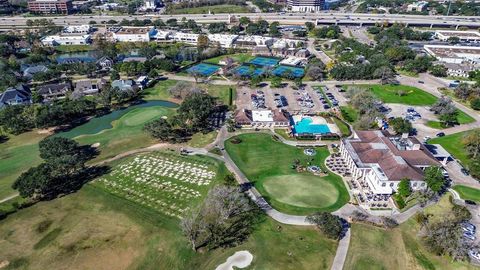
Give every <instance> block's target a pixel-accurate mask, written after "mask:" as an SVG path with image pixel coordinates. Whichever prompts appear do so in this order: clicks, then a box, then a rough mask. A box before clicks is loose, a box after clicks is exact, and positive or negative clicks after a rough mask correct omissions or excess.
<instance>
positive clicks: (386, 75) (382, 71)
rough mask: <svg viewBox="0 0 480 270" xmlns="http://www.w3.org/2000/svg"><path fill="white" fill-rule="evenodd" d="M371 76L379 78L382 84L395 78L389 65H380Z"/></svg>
mask: <svg viewBox="0 0 480 270" xmlns="http://www.w3.org/2000/svg"><path fill="white" fill-rule="evenodd" d="M373 76H374V77H375V78H380V80H381V81H382V84H386V83H390V82H391V81H392V79H393V78H395V73H394V72H393V71H392V69H391V68H390V67H387V66H382V67H379V68H377V69H375V71H374V72H373Z"/></svg>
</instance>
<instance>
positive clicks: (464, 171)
mask: <svg viewBox="0 0 480 270" xmlns="http://www.w3.org/2000/svg"><path fill="white" fill-rule="evenodd" d="M460 171H461V172H462V173H463V175H465V176H468V175H470V172H468V170H467V169H465V168H462V169H461V170H460Z"/></svg>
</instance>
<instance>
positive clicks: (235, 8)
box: [168, 5, 250, 14]
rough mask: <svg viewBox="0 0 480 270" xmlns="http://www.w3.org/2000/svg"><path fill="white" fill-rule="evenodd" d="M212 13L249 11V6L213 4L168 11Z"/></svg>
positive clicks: (173, 12)
mask: <svg viewBox="0 0 480 270" xmlns="http://www.w3.org/2000/svg"><path fill="white" fill-rule="evenodd" d="M209 12H211V13H248V12H250V9H249V8H248V7H247V6H240V5H213V6H203V7H195V8H175V9H171V10H169V11H168V13H169V14H208V13H209Z"/></svg>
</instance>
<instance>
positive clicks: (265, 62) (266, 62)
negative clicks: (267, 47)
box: [249, 56, 280, 67]
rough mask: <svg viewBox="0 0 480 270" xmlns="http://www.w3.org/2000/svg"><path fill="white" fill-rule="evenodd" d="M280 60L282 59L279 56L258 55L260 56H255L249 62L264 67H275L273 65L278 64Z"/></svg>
mask: <svg viewBox="0 0 480 270" xmlns="http://www.w3.org/2000/svg"><path fill="white" fill-rule="evenodd" d="M278 62H280V60H279V59H277V58H270V57H262V56H258V57H255V58H253V59H252V61H250V62H249V64H254V65H258V66H262V67H266V66H272V67H273V66H275V65H277V64H278Z"/></svg>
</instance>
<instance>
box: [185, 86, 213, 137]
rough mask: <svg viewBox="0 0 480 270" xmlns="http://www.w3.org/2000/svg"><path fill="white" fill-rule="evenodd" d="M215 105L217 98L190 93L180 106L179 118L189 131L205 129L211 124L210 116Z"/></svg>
mask: <svg viewBox="0 0 480 270" xmlns="http://www.w3.org/2000/svg"><path fill="white" fill-rule="evenodd" d="M214 107H215V98H213V97H211V96H209V95H207V94H203V93H192V94H190V95H188V96H187V97H186V98H185V99H184V101H183V102H182V104H181V105H180V107H179V108H178V110H177V112H178V115H177V117H178V119H179V120H180V123H182V126H183V127H185V128H186V129H187V130H189V131H199V130H205V129H207V128H208V126H209V122H208V118H209V117H210V115H211V114H212V112H213V110H214Z"/></svg>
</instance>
